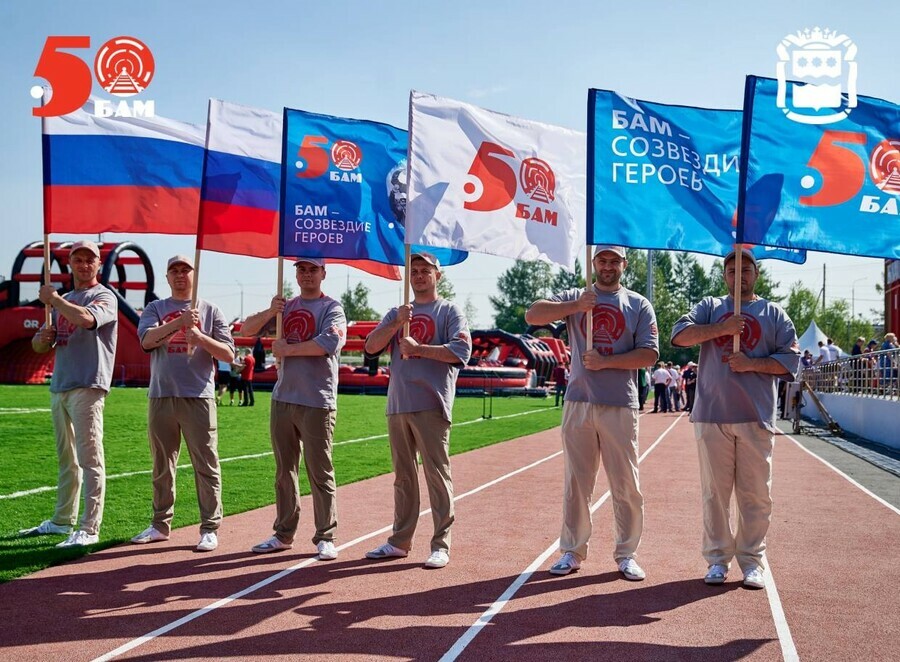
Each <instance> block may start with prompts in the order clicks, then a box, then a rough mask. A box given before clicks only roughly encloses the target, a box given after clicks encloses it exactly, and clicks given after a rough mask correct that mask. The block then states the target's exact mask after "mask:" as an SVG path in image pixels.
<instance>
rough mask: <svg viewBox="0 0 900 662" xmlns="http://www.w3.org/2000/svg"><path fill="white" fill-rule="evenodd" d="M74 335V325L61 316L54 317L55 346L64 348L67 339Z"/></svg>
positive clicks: (67, 341) (67, 342)
mask: <svg viewBox="0 0 900 662" xmlns="http://www.w3.org/2000/svg"><path fill="white" fill-rule="evenodd" d="M73 333H75V325H74V324H72V323H71V322H70V321H69V320H67V319H66V318H65V317H63V316H62V315H57V316H56V346H57V347H65V346H66V345H68V344H69V338H71V337H72V334H73Z"/></svg>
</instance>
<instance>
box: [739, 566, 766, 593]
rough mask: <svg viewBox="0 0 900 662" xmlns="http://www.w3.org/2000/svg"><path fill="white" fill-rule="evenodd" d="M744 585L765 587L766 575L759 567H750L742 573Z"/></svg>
mask: <svg viewBox="0 0 900 662" xmlns="http://www.w3.org/2000/svg"><path fill="white" fill-rule="evenodd" d="M744 586H746V587H747V588H765V587H766V577H765V575H763V572H762V569H761V568H751V569H750V570H748V571H747V572H745V573H744Z"/></svg>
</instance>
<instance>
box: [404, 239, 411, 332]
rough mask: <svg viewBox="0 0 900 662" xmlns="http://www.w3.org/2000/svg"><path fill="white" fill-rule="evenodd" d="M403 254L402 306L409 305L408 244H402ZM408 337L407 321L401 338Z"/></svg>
mask: <svg viewBox="0 0 900 662" xmlns="http://www.w3.org/2000/svg"><path fill="white" fill-rule="evenodd" d="M403 246H404V252H405V254H406V255H405V262H406V264H405V265H404V267H403V305H404V306H408V305H409V262H410V260H409V256H410V246H409V244H403ZM408 335H409V321H407V322H406V324H404V325H403V337H404V338H405V337H407V336H408Z"/></svg>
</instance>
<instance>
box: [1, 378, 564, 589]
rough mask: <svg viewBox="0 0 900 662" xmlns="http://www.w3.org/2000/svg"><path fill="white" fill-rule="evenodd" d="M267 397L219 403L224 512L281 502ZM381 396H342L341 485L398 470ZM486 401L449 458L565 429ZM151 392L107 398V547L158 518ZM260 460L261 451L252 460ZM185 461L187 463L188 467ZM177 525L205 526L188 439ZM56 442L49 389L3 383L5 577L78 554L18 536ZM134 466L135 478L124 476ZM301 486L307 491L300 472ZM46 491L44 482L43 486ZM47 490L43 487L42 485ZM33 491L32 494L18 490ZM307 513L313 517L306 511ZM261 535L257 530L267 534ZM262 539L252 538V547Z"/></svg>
mask: <svg viewBox="0 0 900 662" xmlns="http://www.w3.org/2000/svg"><path fill="white" fill-rule="evenodd" d="M269 401H270V394H269V393H257V394H256V406H255V407H252V408H251V407H241V408H239V407H228V406H223V407H219V457H220V458H221V459H222V460H223V462H222V493H223V494H222V500H223V506H224V510H225V515H226V516H227V515H233V514H235V513H239V512H243V511H246V510H251V509H254V508H260V507H262V506H266V505H268V504H271V503H273V502H274V493H273V487H272V483H273V480H274V475H275V462H274V460H273V458H272V455H271V446H270V444H269ZM384 407H385V397H384V396H359V395H341V396H339V398H338V417H337V428H336V430H335V449H334V464H335V473H336V476H337V481H338V484H339V485H345V484H347V483H353V482H356V481H358V480H363V479H365V478H370V477H372V476H377V475H380V474H384V473H388V472H390V471H391V455H390V448H389V446H388V440H387V422H386V420H385V417H384ZM482 408H483V402H482V400H481V398H457V399H456V404H455V407H454V410H453V423H454V427H453V432H452V435H451V440H450V452H451V453H452V454H457V453H463V452H466V451H469V450H473V449H475V448H480V447H482V446H488V445H490V444H494V443H497V442H500V441H505V440H508V439H513V438H515V437H519V436H522V435H526V434H531V433H533V432H538V431H540V430H546V429H548V428H551V427H554V426H556V425H559V423H560V411H561V410H560V409H558V408H555V407H553V401H552V399H549V398H548V399H537V398H494V400H493V417H492V418H490V419H484V420H483V419H482ZM146 420H147V391H146V389H114V390H113V391H112V392H111V393H110V394H109V396H108V397H107V399H106V412H105V432H104V449H105V452H106V473H107V483H106V506H105V510H104V515H103V527H102V530H101V532H100V543H99V544H98V545H95V546H93V547H92V548H90V549H101V548H104V547H110V546H112V545H116V544H119V543H121V542H124V541H126V540H127V539H129V538H130V537H131V536H133V535H135V534H136V533H138V532H139V531H141V530H143V529H144V528H145V527H146V526H147V525H148V524H149V522H150V518H151V514H152V513H151V507H150V503H151V494H152V493H151V486H150V450H149V447H148V445H147V436H146V434H147V432H146V428H147V425H146ZM247 456H254V457H247ZM185 465H186V466H185ZM182 466H184V468H183V469H181V468H180V469H179V471H178V478H177V492H178V500H177V502H176V511H175V519H174V521H173V528H175V527H182V526H187V525H191V524H196V523H197V522H199V513H198V511H197V499H196V496H195V492H194V485H193V480H194V479H193V471H192V470H191V469H190V461H189V459H188V455H187V450H186V449H185V448H184V445H183V444H182V454H181V458H180V460H179V467H182ZM56 472H57V460H56V447H55V442H54V437H53V426H52V423H51V419H50V393H49V391H48V389H47V387H46V386H0V582H4V581H9V580H10V579H14V578H16V577H21V576H22V575H26V574H28V573H31V572H34V571H36V570H40V569H42V568H45V567H47V566H50V565H55V564H57V563H62V562H65V561H68V560H71V559H74V558H77V557H79V556H82V555H83V554H84V553H85V551H84V550H82V549H78V548H75V549H72V548H69V549H56V548H55V547H54V545H55V544H56V543H57V542H60V541H61V540H62V539H63V537H62V536H40V537H36V538H19V537H18V536H17V535H16V532H17V531H18V530H19V529H20V528H24V527H28V526H35V525H37V524H39V523H40V522H41V521H42V520H44V519H48V518H49V517H51V516H52V514H53V506H54V504H55V500H56V489H55V486H56ZM131 472H139V473H137V474H135V475H129V476H121V475H120V474H126V473H131ZM301 476H302V479H301V485H300V489H301V492H303V493H304V494H306V493H308V491H309V489H308V486H307V484H306V478H305V475H304V472H303V471H302V470H301ZM41 488H45V489H43V490H41ZM37 490H40V491H37ZM20 492H26V493H27V494H23V495H17V493H20ZM304 516H306V515H305V514H304ZM265 534H266V532H265V531H260V536H263V535H265ZM255 542H258V541H257V540H253V541H251V540H248V541H247V546H248V548H249V546H250V545H251V544H253V543H255Z"/></svg>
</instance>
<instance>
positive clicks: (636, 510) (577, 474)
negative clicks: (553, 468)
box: [559, 400, 644, 562]
mask: <svg viewBox="0 0 900 662" xmlns="http://www.w3.org/2000/svg"><path fill="white" fill-rule="evenodd" d="M562 442H563V452H564V456H565V485H564V495H563V524H562V533H561V534H560V536H559V539H560V543H559V547H560V549H561V550H562V551H563V552H572V553H573V554H575V556H577V557H578V558H579V559H582V560H583V559H585V558H587V554H588V546H589V541H590V538H591V532H592V523H591V502H592V501H593V496H594V485H595V484H596V482H597V471H598V469H599V468H600V461H601V460H602V461H603V468H604V469H605V470H606V478H607V481H608V482H609V489H610V492H611V495H612V505H613V515H614V518H615V539H616V547H615V551H614V552H613V557H614V558H615V560H616V562H618V561H621V560H622V559H626V558H632V557H634V555H635V552H636V551H637V548H638V545H639V544H640V542H641V532H642V530H643V527H644V497H643V495H642V494H641V487H640V480H639V477H638V413H637V410H635V409H629V408H628V407H612V406H609V405H595V404H591V403H589V402H571V401H568V400H567V401H566V403H565V406H564V408H563V421H562Z"/></svg>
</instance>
